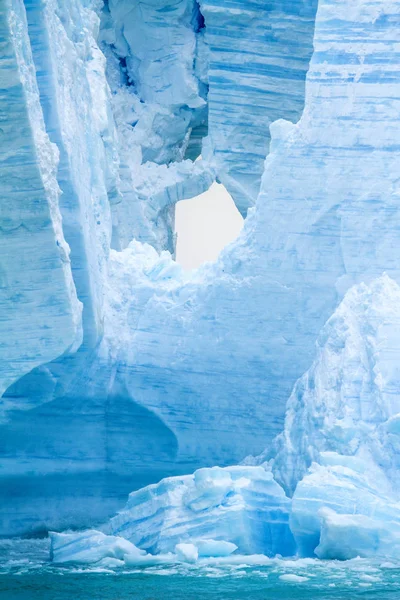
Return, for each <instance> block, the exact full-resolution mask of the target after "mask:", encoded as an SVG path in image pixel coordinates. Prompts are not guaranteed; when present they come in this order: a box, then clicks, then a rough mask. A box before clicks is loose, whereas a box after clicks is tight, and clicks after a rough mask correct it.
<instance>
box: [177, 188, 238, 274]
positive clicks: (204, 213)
mask: <svg viewBox="0 0 400 600" xmlns="http://www.w3.org/2000/svg"><path fill="white" fill-rule="evenodd" d="M242 227H243V217H242V216H241V214H240V213H239V211H238V210H237V208H236V206H235V203H234V202H233V200H232V198H231V196H230V194H229V193H228V192H227V190H226V189H225V187H224V186H223V185H221V184H220V183H214V184H213V185H212V186H211V187H210V189H209V190H207V192H204V194H200V196H196V197H195V198H191V199H190V200H182V201H181V202H178V203H177V205H176V212H175V233H176V235H177V242H176V260H177V262H179V263H180V264H181V265H182V266H183V268H184V269H188V270H189V269H195V268H196V267H199V266H200V265H201V264H203V263H204V262H210V261H212V262H213V261H215V260H216V259H217V257H218V254H219V253H220V252H221V250H222V249H223V248H224V247H225V246H226V245H227V244H230V243H231V242H232V241H233V240H234V239H235V238H236V237H237V236H238V235H239V233H240V230H241V229H242Z"/></svg>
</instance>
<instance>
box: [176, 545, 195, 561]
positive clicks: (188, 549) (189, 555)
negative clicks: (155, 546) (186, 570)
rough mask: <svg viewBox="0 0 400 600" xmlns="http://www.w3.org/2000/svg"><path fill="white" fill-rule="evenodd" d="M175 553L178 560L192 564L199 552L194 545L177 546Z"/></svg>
mask: <svg viewBox="0 0 400 600" xmlns="http://www.w3.org/2000/svg"><path fill="white" fill-rule="evenodd" d="M175 552H176V555H177V557H178V559H179V560H181V561H183V562H189V563H194V562H196V560H197V559H198V557H199V551H198V549H197V547H196V546H195V545H194V544H177V545H176V546H175Z"/></svg>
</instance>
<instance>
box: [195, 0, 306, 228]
mask: <svg viewBox="0 0 400 600" xmlns="http://www.w3.org/2000/svg"><path fill="white" fill-rule="evenodd" d="M200 8H201V12H202V14H203V16H204V22H205V28H204V30H202V32H201V35H202V36H203V37H204V40H205V41H204V43H205V46H206V48H207V59H208V63H209V66H208V71H207V83H208V106H209V110H208V133H209V136H208V139H207V145H206V150H207V155H209V156H210V155H211V157H212V158H210V160H211V161H212V162H214V163H215V165H216V170H217V173H218V177H219V179H220V181H221V182H222V183H223V184H224V185H225V187H226V188H227V190H228V191H229V192H230V194H231V195H232V197H233V198H234V200H235V202H236V205H237V207H238V209H239V210H240V212H241V213H242V214H243V216H246V213H247V209H248V207H249V206H253V205H254V204H255V200H256V198H257V195H258V192H259V189H260V183H261V176H262V173H263V170H264V160H265V156H266V155H267V154H268V148H269V141H270V134H269V126H270V124H271V123H272V122H273V121H275V120H276V119H279V118H283V119H288V120H289V121H292V122H296V121H298V119H299V118H300V116H301V112H302V110H303V106H304V87H305V76H306V72H307V69H308V64H309V61H310V58H311V54H312V39H313V34H314V20H315V13H316V9H317V0H300V1H296V2H292V1H290V0H284V1H283V2H268V3H266V2H264V1H263V0H253V1H251V2H249V1H248V0H233V1H232V0H222V1H221V0H201V1H200ZM199 43H203V42H202V39H201V37H200V39H199ZM200 48H202V46H200ZM200 56H202V53H200Z"/></svg>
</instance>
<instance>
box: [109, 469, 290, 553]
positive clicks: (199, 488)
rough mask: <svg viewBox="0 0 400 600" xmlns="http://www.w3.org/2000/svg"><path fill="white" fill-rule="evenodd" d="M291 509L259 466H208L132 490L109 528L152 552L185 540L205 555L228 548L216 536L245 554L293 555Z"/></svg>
mask: <svg viewBox="0 0 400 600" xmlns="http://www.w3.org/2000/svg"><path fill="white" fill-rule="evenodd" d="M289 509H290V500H289V498H287V497H286V495H285V493H284V492H283V490H282V488H281V487H280V486H279V485H278V484H277V483H276V482H275V481H274V479H273V477H272V474H271V472H269V471H266V470H265V469H264V468H263V467H261V466H259V467H256V466H255V467H252V466H236V467H226V468H224V469H221V468H220V467H213V468H204V469H199V470H198V471H195V473H194V474H193V475H186V476H184V477H170V478H167V479H163V480H162V481H161V482H160V483H158V484H154V485H151V486H148V487H146V488H143V489H141V490H139V491H137V492H133V493H132V494H130V496H129V500H128V503H127V504H126V506H125V508H124V509H123V510H122V511H120V512H119V513H118V514H117V515H116V516H115V517H113V518H112V519H111V521H110V532H111V533H112V534H113V535H119V536H123V537H125V538H127V539H128V540H129V541H131V542H132V543H133V544H135V545H136V546H139V547H140V548H143V549H145V550H147V551H148V552H150V553H152V554H159V553H165V552H171V551H173V550H174V548H175V546H176V545H177V544H182V543H189V544H194V545H196V546H198V545H199V544H200V546H199V548H200V550H199V551H200V554H203V555H207V554H210V553H211V556H212V555H215V553H218V554H221V552H223V553H225V551H224V550H222V548H223V547H224V546H223V545H220V547H218V544H217V542H218V541H221V542H230V543H231V544H234V545H235V546H236V547H237V549H238V552H239V553H241V554H257V553H258V554H266V555H269V556H271V555H275V554H278V553H286V554H294V549H295V546H294V540H293V537H292V534H291V532H290V529H289ZM207 540H214V542H215V543H211V542H210V541H208V542H207ZM226 550H229V546H228V547H227V548H226ZM227 553H228V554H230V552H227Z"/></svg>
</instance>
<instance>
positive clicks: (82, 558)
mask: <svg viewBox="0 0 400 600" xmlns="http://www.w3.org/2000/svg"><path fill="white" fill-rule="evenodd" d="M50 544H51V545H50V558H51V560H52V561H53V562H54V563H80V564H90V563H97V562H98V561H101V560H102V559H105V558H110V559H118V560H119V561H120V560H123V559H124V556H125V555H126V554H129V555H130V556H131V557H133V556H136V557H141V556H144V555H145V554H146V552H144V551H143V550H139V548H136V546H134V545H133V544H132V543H131V542H128V540H125V539H124V538H121V537H117V536H112V535H105V534H104V533H101V531H96V530H95V529H89V530H87V531H82V532H79V533H55V532H50Z"/></svg>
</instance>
